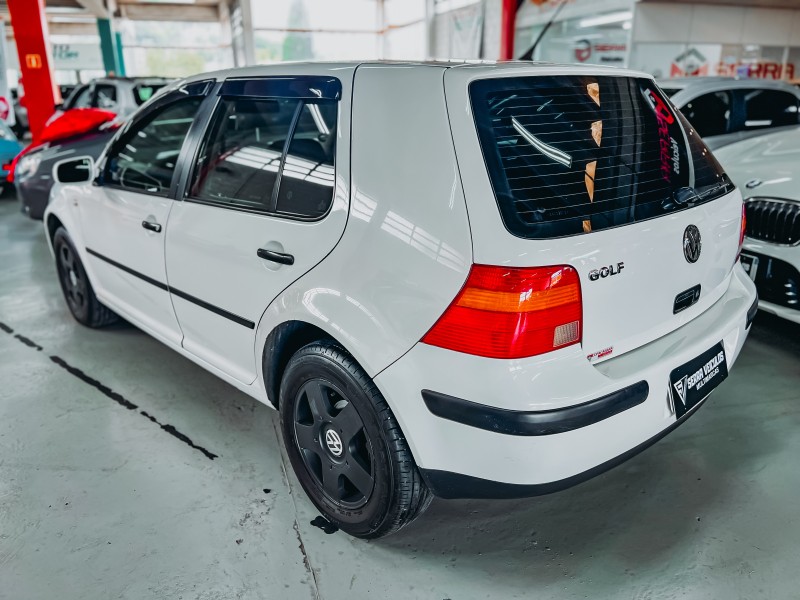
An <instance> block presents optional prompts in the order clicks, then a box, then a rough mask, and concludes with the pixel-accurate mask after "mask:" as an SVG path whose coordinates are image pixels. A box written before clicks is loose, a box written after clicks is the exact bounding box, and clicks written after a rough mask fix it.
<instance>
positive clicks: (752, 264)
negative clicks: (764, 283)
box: [740, 252, 758, 281]
mask: <svg viewBox="0 0 800 600" xmlns="http://www.w3.org/2000/svg"><path fill="white" fill-rule="evenodd" d="M740 259H741V261H742V268H743V269H744V272H745V273H747V274H748V275H749V276H750V279H752V280H753V281H755V280H756V272H757V271H758V257H757V256H753V255H751V254H745V253H744V252H742V255H741V257H740Z"/></svg>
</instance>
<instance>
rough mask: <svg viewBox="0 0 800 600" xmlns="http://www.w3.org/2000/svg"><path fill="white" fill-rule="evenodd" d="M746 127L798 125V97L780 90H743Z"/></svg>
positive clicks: (746, 128) (760, 127)
mask: <svg viewBox="0 0 800 600" xmlns="http://www.w3.org/2000/svg"><path fill="white" fill-rule="evenodd" d="M742 94H743V98H744V113H745V118H744V128H745V130H748V129H762V128H764V127H781V126H783V125H797V123H798V112H797V109H798V105H799V104H800V103H798V99H797V96H795V95H794V94H790V93H789V92H782V91H780V90H743V92H742Z"/></svg>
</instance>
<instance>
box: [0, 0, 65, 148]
mask: <svg viewBox="0 0 800 600" xmlns="http://www.w3.org/2000/svg"><path fill="white" fill-rule="evenodd" d="M8 11H9V12H10V13H11V26H12V27H13V28H14V40H15V41H16V43H17V53H18V54H19V66H20V70H21V72H22V85H23V87H24V92H25V96H24V103H25V107H26V108H27V109H28V121H29V122H30V127H31V135H32V136H33V141H34V143H35V142H36V141H37V140H38V138H39V134H40V133H41V131H42V128H43V127H44V124H45V122H46V121H47V119H48V118H49V117H50V115H52V114H53V112H54V107H55V105H56V103H58V102H61V93H60V92H59V90H58V87H57V86H56V84H55V78H54V77H53V56H52V53H51V51H50V34H49V32H48V30H47V19H46V18H45V14H44V0H8Z"/></svg>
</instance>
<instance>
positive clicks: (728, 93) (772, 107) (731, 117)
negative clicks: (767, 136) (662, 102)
mask: <svg viewBox="0 0 800 600" xmlns="http://www.w3.org/2000/svg"><path fill="white" fill-rule="evenodd" d="M658 84H659V85H660V86H661V89H662V90H664V92H665V93H666V94H667V95H668V96H670V99H671V100H672V102H673V104H675V106H676V107H678V108H679V109H680V110H681V112H682V113H683V114H684V115H686V118H687V119H689V122H690V123H691V124H692V125H693V126H694V127H695V129H697V131H698V133H700V135H701V136H702V138H703V141H705V143H706V145H708V147H709V148H711V149H712V150H714V149H717V148H721V147H722V146H725V145H727V144H731V143H733V142H737V141H739V140H743V139H746V138H749V137H753V136H757V135H761V134H763V133H766V132H765V131H764V130H765V129H770V128H779V127H791V126H793V125H797V124H798V123H800V120H798V115H799V114H800V113H798V108H800V89H798V88H797V87H795V86H793V85H790V84H788V83H785V82H782V81H765V80H761V79H736V78H733V77H686V78H677V79H664V80H662V81H659V82H658Z"/></svg>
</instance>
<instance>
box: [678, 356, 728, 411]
mask: <svg viewBox="0 0 800 600" xmlns="http://www.w3.org/2000/svg"><path fill="white" fill-rule="evenodd" d="M727 376H728V363H727V361H726V360H725V349H724V348H723V347H722V342H720V343H719V344H717V345H715V346H714V347H713V348H711V349H709V350H707V351H705V352H703V353H702V354H701V355H700V356H698V357H697V358H695V359H693V360H690V361H689V362H687V363H686V364H683V365H681V366H680V367H678V368H677V369H674V370H673V371H672V373H670V376H669V383H670V392H671V393H672V403H673V405H674V406H675V416H676V417H677V418H679V419H680V418H681V417H682V416H683V415H685V414H686V413H687V412H689V411H690V410H691V409H692V408H693V407H694V406H696V405H697V404H698V403H699V402H700V401H701V400H702V399H703V398H705V397H706V396H708V395H709V394H710V393H711V392H712V390H713V389H714V388H716V387H717V386H718V385H719V384H720V383H722V382H723V381H724V380H725V378H726V377H727Z"/></svg>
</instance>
